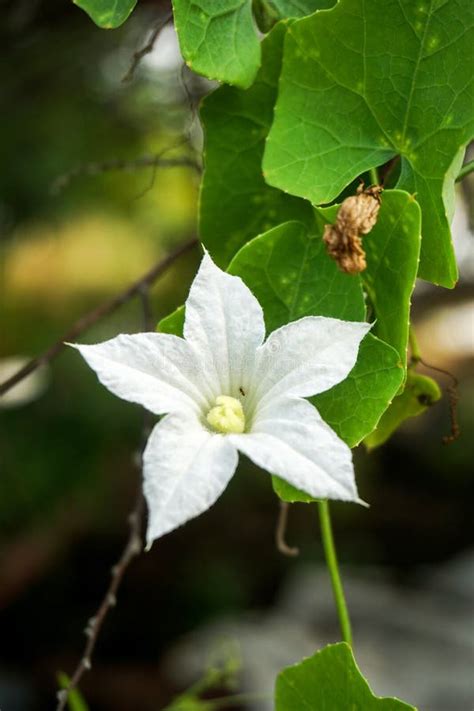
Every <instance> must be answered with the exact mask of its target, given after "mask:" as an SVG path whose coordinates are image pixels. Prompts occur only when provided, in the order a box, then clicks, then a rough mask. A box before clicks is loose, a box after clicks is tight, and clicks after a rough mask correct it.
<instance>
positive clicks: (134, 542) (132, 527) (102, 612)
mask: <svg viewBox="0 0 474 711" xmlns="http://www.w3.org/2000/svg"><path fill="white" fill-rule="evenodd" d="M138 292H139V294H140V297H141V301H142V309H143V328H144V329H145V331H149V330H151V329H152V328H153V312H152V308H151V303H150V284H149V283H148V282H145V283H143V284H141V285H140V287H139V289H138ZM149 429H150V413H149V412H147V411H146V410H145V411H144V413H143V428H142V445H141V448H140V450H141V451H140V459H139V462H138V466H139V468H140V470H141V469H142V466H143V450H144V448H145V445H146V441H147V439H148V435H149ZM143 510H144V499H143V493H142V483H141V481H140V484H139V493H138V495H137V500H136V503H135V506H134V507H133V510H132V512H131V513H130V515H129V517H128V523H129V536H128V540H127V543H126V544H125V548H124V549H123V552H122V555H121V556H120V559H119V561H118V563H117V564H116V565H114V567H113V568H112V571H111V572H112V576H111V580H110V584H109V587H108V589H107V591H106V593H105V596H104V597H103V599H102V602H101V603H100V605H99V608H98V610H97V612H96V613H95V615H94V616H93V617H91V618H90V619H89V621H88V623H87V627H86V629H85V634H86V636H87V638H88V640H87V643H86V645H85V648H84V652H83V654H82V657H81V659H80V661H79V663H78V665H77V667H76V669H75V671H74V673H73V675H72V677H71V680H70V682H69V684H68V686H67V687H66V688H65V689H62V690H60V691H58V704H57V707H56V711H62V710H63V709H64V708H65V706H66V703H67V700H68V697H69V694H70V692H71V691H72V689H74V688H75V687H76V686H77V685H78V683H79V681H80V680H81V678H82V676H83V674H84V673H85V672H86V671H88V670H89V669H90V668H91V662H92V655H93V653H94V649H95V646H96V644H97V640H98V637H99V634H100V630H101V628H102V625H103V623H104V620H105V618H106V617H107V615H108V613H109V612H110V609H111V608H112V607H114V605H115V603H116V596H117V591H118V588H119V586H120V583H121V581H122V578H123V576H124V575H125V572H126V570H127V568H128V567H129V565H130V563H131V562H132V560H133V559H134V558H135V556H137V555H138V554H139V553H141V552H142V550H143V542H142V538H141V529H142V522H143Z"/></svg>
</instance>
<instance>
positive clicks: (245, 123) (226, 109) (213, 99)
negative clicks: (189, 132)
mask: <svg viewBox="0 0 474 711" xmlns="http://www.w3.org/2000/svg"><path fill="white" fill-rule="evenodd" d="M285 32H286V24H285V23H279V24H278V25H276V26H275V27H274V28H273V30H272V32H271V33H270V34H269V35H268V36H267V37H266V38H265V40H264V41H263V43H262V68H261V69H260V71H259V74H258V76H257V79H256V81H255V83H254V84H253V86H252V87H251V88H250V89H248V90H247V91H243V90H241V89H236V88H235V87H229V86H223V87H221V88H220V89H218V90H217V91H215V92H214V93H213V94H211V95H210V96H208V97H207V98H206V99H205V101H204V102H203V107H202V109H201V119H202V122H203V127H204V132H205V147H204V155H205V161H204V164H205V171H204V177H203V182H202V188H201V199H200V217H199V223H200V224H199V229H200V236H201V239H202V241H203V242H204V244H205V245H206V247H207V249H208V250H209V252H210V253H211V255H212V257H213V259H214V260H215V262H216V263H217V264H218V265H219V266H220V267H223V268H225V267H226V266H227V265H228V263H229V261H230V260H231V258H232V257H233V256H234V254H236V252H237V251H238V250H239V249H240V247H242V246H243V245H244V244H245V243H246V242H248V240H249V239H252V238H253V237H255V235H258V234H261V233H262V232H265V231H266V230H268V229H270V228H271V227H274V226H275V225H277V224H279V223H281V222H285V221H286V220H292V219H300V220H302V219H305V216H306V217H309V219H310V220H311V219H312V210H311V207H310V205H309V203H307V202H306V201H304V200H300V199H298V198H295V197H291V196H289V195H286V194H285V193H283V192H281V191H280V190H276V189H275V188H271V187H269V186H268V185H267V184H266V183H265V181H264V179H263V176H262V157H263V149H264V145H265V138H266V135H267V133H268V131H269V129H270V125H271V122H272V119H273V106H274V103H275V101H276V96H277V83H278V76H279V74H280V68H281V52H282V45H283V39H284V36H285Z"/></svg>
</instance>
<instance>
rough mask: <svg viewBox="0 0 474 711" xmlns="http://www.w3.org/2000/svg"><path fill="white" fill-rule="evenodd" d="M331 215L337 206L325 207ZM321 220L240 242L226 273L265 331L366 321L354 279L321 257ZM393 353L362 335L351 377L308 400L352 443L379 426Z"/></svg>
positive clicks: (397, 372) (280, 485) (278, 487)
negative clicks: (326, 321) (306, 322)
mask: <svg viewBox="0 0 474 711" xmlns="http://www.w3.org/2000/svg"><path fill="white" fill-rule="evenodd" d="M331 210H332V213H333V216H335V213H336V212H337V207H336V208H331ZM322 230H323V221H322V220H320V219H319V218H318V219H317V220H316V221H315V222H314V224H313V229H312V231H309V229H308V228H307V227H306V226H305V225H303V224H301V223H298V222H287V223H285V224H283V225H280V226H279V227H275V228H274V229H272V230H269V231H268V232H266V233H265V234H263V235H260V236H259V237H256V238H255V239H254V240H252V241H251V242H249V243H248V244H247V245H245V246H244V247H243V248H242V249H241V250H240V252H238V254H237V255H236V256H235V257H234V259H233V260H232V262H231V263H230V265H229V269H228V271H229V272H230V273H231V274H236V275H238V276H240V277H242V279H243V280H244V281H245V283H246V284H247V286H248V287H249V288H250V289H251V290H252V292H253V293H254V294H255V296H256V297H257V299H258V300H259V302H260V304H261V305H262V307H263V311H264V315H265V324H266V327H267V333H270V332H271V331H274V330H275V329H276V328H279V327H280V326H282V325H284V324H286V323H289V322H290V321H295V320H296V319H299V318H302V317H303V316H309V315H319V316H331V317H334V318H340V319H343V320H347V321H359V320H364V316H365V304H364V297H363V293H362V287H361V282H360V279H359V277H357V276H352V275H348V274H343V273H342V272H340V271H339V269H338V268H337V265H336V263H335V262H334V261H333V260H332V259H331V258H330V257H329V256H328V255H327V254H326V250H325V247H324V243H323V241H322ZM403 377H404V370H403V368H402V367H401V366H400V358H399V355H398V353H397V352H396V351H395V350H394V349H393V348H391V347H390V346H389V345H387V344H386V343H383V342H382V341H380V340H378V339H377V338H375V337H374V336H372V335H370V334H369V335H368V336H366V338H365V339H364V340H363V342H362V344H361V347H360V350H359V357H358V359H357V363H356V365H355V367H354V369H353V370H352V372H351V373H350V375H349V377H348V378H347V379H346V380H344V381H343V382H342V383H340V384H339V385H336V386H335V387H333V388H331V389H330V390H328V391H326V392H325V393H321V394H320V395H317V396H316V397H314V398H311V402H313V404H314V405H315V406H316V407H317V408H318V410H319V412H320V413H321V415H322V417H323V418H324V419H325V420H326V422H328V424H329V425H331V427H332V428H333V429H334V430H335V432H337V434H338V435H339V436H340V437H341V438H342V439H343V440H344V441H345V442H347V444H348V445H349V446H350V447H353V446H355V445H356V444H358V443H359V442H360V441H361V440H362V439H363V438H364V437H365V436H366V435H367V434H368V433H369V432H371V431H372V430H373V429H374V427H375V426H376V425H377V422H378V421H379V419H380V417H381V415H382V413H383V412H384V411H385V410H386V408H387V407H388V405H389V403H390V402H391V400H392V398H393V397H394V395H395V394H396V393H397V392H398V389H399V387H400V385H401V383H402V381H403ZM273 488H274V490H275V492H276V493H277V495H278V496H280V498H282V499H283V500H284V501H289V502H291V503H293V502H295V501H301V502H305V503H306V502H308V501H311V500H312V499H311V497H308V495H307V494H306V493H304V492H300V491H298V490H297V489H295V488H294V487H292V486H290V485H289V484H286V483H284V482H282V481H281V480H280V479H278V478H276V477H273Z"/></svg>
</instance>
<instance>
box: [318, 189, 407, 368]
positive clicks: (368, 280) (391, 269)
mask: <svg viewBox="0 0 474 711" xmlns="http://www.w3.org/2000/svg"><path fill="white" fill-rule="evenodd" d="M381 200H382V204H381V207H380V211H379V215H378V219H377V223H376V225H375V227H373V229H372V230H371V232H370V233H369V234H368V235H366V236H365V237H364V238H363V247H364V250H365V253H366V257H367V268H366V269H365V270H364V271H363V272H362V273H361V277H362V280H363V282H364V286H365V288H366V290H367V293H368V296H369V298H370V302H371V305H372V307H373V310H374V313H373V314H371V315H370V316H371V318H372V317H373V318H374V319H375V324H374V327H373V329H372V333H373V334H374V335H376V336H378V337H379V338H381V339H382V340H383V341H385V342H386V343H389V344H390V345H391V346H393V347H394V348H395V349H396V350H397V351H398V353H399V355H400V363H401V364H402V365H403V367H405V366H406V356H407V345H408V331H409V318H410V303H411V295H412V292H413V289H414V286H415V281H416V274H417V271H418V262H419V255H420V229H421V213H420V208H419V206H418V204H417V203H416V201H415V199H414V198H413V196H411V195H409V194H408V193H406V192H404V191H402V190H386V191H385V192H384V193H382V198H381ZM318 212H319V214H321V216H322V217H323V218H325V219H326V220H327V221H328V222H333V221H334V208H333V207H331V208H320V209H319V210H318Z"/></svg>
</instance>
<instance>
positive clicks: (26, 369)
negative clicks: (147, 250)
mask: <svg viewBox="0 0 474 711" xmlns="http://www.w3.org/2000/svg"><path fill="white" fill-rule="evenodd" d="M197 244H198V240H197V239H196V238H193V239H190V240H188V241H187V242H185V243H184V244H182V245H181V246H179V247H177V248H176V249H175V250H174V251H173V252H170V254H168V256H166V257H165V258H164V259H162V260H160V261H159V262H157V264H155V265H154V266H153V267H152V268H151V269H150V270H149V271H148V272H146V273H145V274H143V276H141V277H140V278H139V279H137V281H135V282H133V284H132V285H131V286H129V287H128V288H127V289H125V291H122V292H120V293H119V294H117V296H115V297H114V298H112V299H109V300H108V301H104V303H102V304H100V306H98V307H97V308H95V309H93V310H92V311H90V312H89V313H87V314H86V315H85V316H82V318H80V319H79V320H78V321H76V323H75V324H74V325H73V326H72V327H71V328H70V329H69V330H68V331H67V332H66V333H65V334H64V335H63V336H61V338H60V339H58V340H57V341H56V342H55V343H53V344H52V345H51V346H50V347H49V348H48V349H47V350H46V351H44V353H41V354H40V355H39V356H36V358H33V360H30V361H29V363H27V364H26V365H24V366H23V368H21V369H20V370H19V371H18V372H17V373H15V374H14V375H12V376H11V377H10V378H8V380H6V381H5V382H4V383H2V384H1V385H0V396H1V395H4V394H5V393H6V392H8V390H10V388H12V387H13V386H14V385H16V384H17V383H19V382H20V381H21V380H23V378H26V377H27V375H29V374H30V373H32V372H33V371H34V370H36V369H37V368H39V367H40V366H41V365H44V364H45V363H49V362H50V361H52V360H53V359H54V358H56V356H58V355H59V354H60V353H61V352H62V351H63V350H64V348H65V347H66V346H65V343H64V342H65V341H74V340H75V339H76V338H77V337H78V336H79V335H80V334H81V333H83V332H84V331H86V330H87V329H88V328H90V327H91V326H93V325H94V324H95V323H97V321H100V320H101V319H103V318H104V317H105V316H108V315H109V314H111V313H113V312H114V311H116V310H117V309H118V308H119V307H120V306H122V305H123V304H126V303H127V302H128V301H130V299H132V298H133V297H134V296H136V295H137V294H139V293H140V292H142V290H143V288H144V287H147V286H150V285H151V284H153V282H154V281H156V279H158V277H160V276H161V275H162V274H163V273H164V272H166V270H167V269H168V268H169V267H170V266H171V265H172V264H174V262H175V261H176V260H177V259H179V257H181V256H182V255H183V254H186V253H187V252H189V251H191V249H193V248H194V247H195V246H196V245H197Z"/></svg>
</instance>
